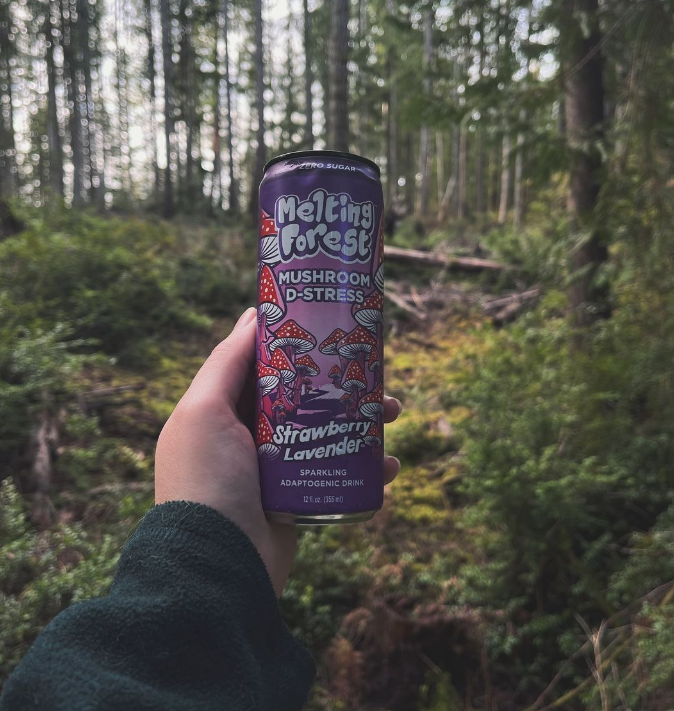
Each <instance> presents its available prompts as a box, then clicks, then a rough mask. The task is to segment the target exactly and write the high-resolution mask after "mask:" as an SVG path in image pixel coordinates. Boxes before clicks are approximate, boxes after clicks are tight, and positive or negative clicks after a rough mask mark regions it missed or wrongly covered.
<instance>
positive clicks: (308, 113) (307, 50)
mask: <svg viewBox="0 0 674 711" xmlns="http://www.w3.org/2000/svg"><path fill="white" fill-rule="evenodd" d="M303 17H304V22H303V30H304V117H305V123H304V146H305V148H313V147H314V100H313V85H314V73H313V68H312V66H311V61H312V57H311V13H310V12H309V0H304V15H303Z"/></svg>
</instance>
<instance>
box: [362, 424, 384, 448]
mask: <svg viewBox="0 0 674 711" xmlns="http://www.w3.org/2000/svg"><path fill="white" fill-rule="evenodd" d="M363 439H364V440H365V444H370V445H372V446H373V447H381V429H380V427H379V425H377V424H372V425H370V426H369V427H368V429H367V432H366V433H365V434H364V435H363Z"/></svg>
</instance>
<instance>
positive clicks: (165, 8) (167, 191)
mask: <svg viewBox="0 0 674 711" xmlns="http://www.w3.org/2000/svg"><path fill="white" fill-rule="evenodd" d="M159 10H160V19H161V36H162V55H163V67H164V143H165V147H166V170H165V172H164V209H163V212H164V217H171V216H172V215H173V212H174V204H173V171H172V168H171V162H172V160H173V134H174V125H175V121H174V116H173V57H172V52H171V11H170V8H169V0H159Z"/></svg>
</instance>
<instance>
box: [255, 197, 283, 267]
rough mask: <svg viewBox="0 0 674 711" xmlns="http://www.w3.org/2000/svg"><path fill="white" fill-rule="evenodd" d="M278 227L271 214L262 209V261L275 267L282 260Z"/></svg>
mask: <svg viewBox="0 0 674 711" xmlns="http://www.w3.org/2000/svg"><path fill="white" fill-rule="evenodd" d="M277 232H278V229H277V228H276V223H275V222H274V218H273V217H272V216H271V215H268V214H267V213H266V212H265V211H264V210H261V211H260V262H262V264H268V265H269V266H271V267H273V266H275V265H276V264H278V263H279V262H280V261H281V250H280V249H279V243H278V234H277Z"/></svg>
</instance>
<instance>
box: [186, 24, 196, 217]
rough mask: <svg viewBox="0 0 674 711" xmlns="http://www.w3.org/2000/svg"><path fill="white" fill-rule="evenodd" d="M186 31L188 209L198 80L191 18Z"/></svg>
mask: <svg viewBox="0 0 674 711" xmlns="http://www.w3.org/2000/svg"><path fill="white" fill-rule="evenodd" d="M184 31H185V43H184V50H185V79H186V81H187V96H186V100H187V111H186V112H185V113H186V115H185V128H186V131H187V145H186V150H185V153H186V159H185V195H186V196H187V207H188V210H191V209H192V208H194V199H195V194H194V135H195V132H196V125H195V124H196V106H195V97H194V87H195V84H196V81H197V78H196V76H195V58H194V47H193V46H192V21H191V19H189V20H188V21H187V25H186V27H185V29H184Z"/></svg>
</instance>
